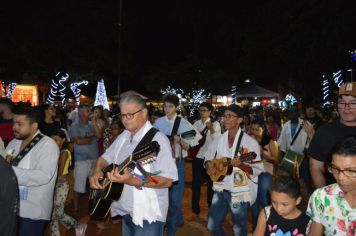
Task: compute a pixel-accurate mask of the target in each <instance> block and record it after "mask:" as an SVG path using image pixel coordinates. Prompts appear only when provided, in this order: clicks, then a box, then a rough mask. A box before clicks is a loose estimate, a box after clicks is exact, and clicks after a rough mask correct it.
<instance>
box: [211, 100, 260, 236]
mask: <svg viewBox="0 0 356 236" xmlns="http://www.w3.org/2000/svg"><path fill="white" fill-rule="evenodd" d="M243 116H244V110H243V109H242V108H241V107H239V106H238V105H236V104H231V105H230V106H228V107H227V109H226V111H225V113H224V123H225V127H226V129H227V131H226V132H225V133H224V134H222V135H221V136H219V137H218V138H217V139H215V140H214V142H213V143H212V144H211V145H210V146H209V149H208V151H207V152H206V154H205V160H206V161H205V166H206V171H207V173H208V175H210V176H211V178H212V179H213V180H214V179H215V181H214V183H213V190H214V196H213V200H212V204H211V206H210V208H209V212H208V229H209V231H210V233H211V234H212V235H225V232H224V230H223V223H224V219H225V217H226V215H227V213H228V210H229V209H230V210H231V213H232V219H233V224H234V225H233V231H234V235H235V236H239V235H241V236H245V235H247V232H246V230H247V229H246V225H247V209H248V207H249V205H250V204H253V203H254V202H255V200H256V195H257V184H258V175H259V174H260V173H261V172H263V164H262V163H261V162H260V160H261V158H260V147H259V145H258V143H257V141H256V140H255V139H253V138H252V137H250V136H249V135H248V134H246V133H244V132H242V131H241V128H240V124H241V122H242V121H243ZM223 157H225V158H226V157H227V158H232V159H231V160H229V161H223V162H220V163H218V164H217V165H215V164H214V163H216V162H219V160H220V158H223ZM222 160H224V159H222ZM226 167H227V168H226ZM229 170H230V173H229ZM219 175H221V176H219ZM225 175H226V176H225ZM215 177H217V178H215Z"/></svg>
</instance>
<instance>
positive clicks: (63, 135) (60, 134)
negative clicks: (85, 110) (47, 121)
mask: <svg viewBox="0 0 356 236" xmlns="http://www.w3.org/2000/svg"><path fill="white" fill-rule="evenodd" d="M54 135H55V136H58V137H60V138H64V139H65V140H64V143H63V148H67V147H68V139H67V135H66V133H65V132H64V130H62V129H57V130H55V131H53V133H52V134H51V137H52V136H54Z"/></svg>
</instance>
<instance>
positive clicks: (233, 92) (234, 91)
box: [231, 85, 237, 103]
mask: <svg viewBox="0 0 356 236" xmlns="http://www.w3.org/2000/svg"><path fill="white" fill-rule="evenodd" d="M231 98H232V103H235V102H236V101H237V86H236V85H234V86H232V87H231Z"/></svg>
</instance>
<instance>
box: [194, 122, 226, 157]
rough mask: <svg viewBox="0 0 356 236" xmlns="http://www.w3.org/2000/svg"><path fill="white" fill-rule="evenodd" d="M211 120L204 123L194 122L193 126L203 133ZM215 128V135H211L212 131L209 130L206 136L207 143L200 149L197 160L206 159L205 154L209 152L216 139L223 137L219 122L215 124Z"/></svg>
mask: <svg viewBox="0 0 356 236" xmlns="http://www.w3.org/2000/svg"><path fill="white" fill-rule="evenodd" d="M210 120H211V119H210V118H208V119H207V120H206V121H205V122H204V123H203V121H202V120H201V119H200V120H197V121H196V122H194V124H193V126H194V127H195V129H197V130H198V131H199V132H200V133H201V132H202V131H203V130H204V129H205V127H206V123H207V122H210ZM213 127H214V130H215V133H213V134H211V132H210V130H208V132H207V133H206V136H205V143H204V145H203V146H202V147H201V148H200V149H199V152H198V153H197V156H196V157H197V158H200V159H204V154H205V153H206V151H207V150H208V148H209V145H210V144H211V143H212V142H213V141H214V139H216V138H217V137H219V135H221V128H220V123H219V122H217V121H215V122H213Z"/></svg>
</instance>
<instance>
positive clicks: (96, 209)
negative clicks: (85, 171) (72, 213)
mask: <svg viewBox="0 0 356 236" xmlns="http://www.w3.org/2000/svg"><path fill="white" fill-rule="evenodd" d="M159 149H160V147H159V144H158V142H157V141H153V142H151V143H150V144H148V145H146V146H144V147H142V148H141V149H140V150H138V151H137V152H135V153H133V154H132V156H129V157H128V158H126V160H124V161H123V162H122V163H121V164H120V165H116V164H110V165H108V166H107V167H106V168H105V169H103V170H102V172H103V179H102V180H100V181H99V183H100V185H101V186H103V189H91V190H90V192H89V204H88V211H89V215H90V218H92V219H95V220H103V219H104V218H105V217H106V216H107V215H108V213H109V211H110V208H111V204H112V203H113V202H114V201H119V200H120V197H121V194H122V192H123V190H124V184H122V183H114V182H111V181H110V180H109V179H108V178H107V173H110V172H111V171H112V170H114V169H115V168H117V169H118V171H119V173H120V174H123V173H124V170H125V169H126V168H127V169H129V170H130V171H133V170H134V169H135V166H136V163H137V162H139V163H141V164H147V163H150V162H152V161H153V160H154V158H155V155H157V153H158V152H159Z"/></svg>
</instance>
